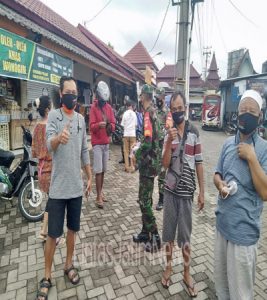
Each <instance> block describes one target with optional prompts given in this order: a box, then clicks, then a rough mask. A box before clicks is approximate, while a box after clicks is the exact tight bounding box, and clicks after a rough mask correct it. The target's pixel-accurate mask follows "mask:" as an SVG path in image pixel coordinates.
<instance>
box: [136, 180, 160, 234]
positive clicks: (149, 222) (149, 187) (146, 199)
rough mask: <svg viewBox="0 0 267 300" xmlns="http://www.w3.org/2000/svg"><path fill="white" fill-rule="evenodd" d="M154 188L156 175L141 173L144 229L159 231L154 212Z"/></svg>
mask: <svg viewBox="0 0 267 300" xmlns="http://www.w3.org/2000/svg"><path fill="white" fill-rule="evenodd" d="M153 189H154V177H145V176H142V175H140V177H139V199H138V203H139V205H140V209H141V213H142V223H143V229H142V230H143V231H144V232H151V233H157V231H158V228H157V224H156V218H155V216H154V213H153V208H152V204H153V200H152V195H153Z"/></svg>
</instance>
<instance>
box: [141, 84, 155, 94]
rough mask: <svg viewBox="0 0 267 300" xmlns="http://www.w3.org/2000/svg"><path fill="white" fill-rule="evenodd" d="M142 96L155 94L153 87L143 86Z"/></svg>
mask: <svg viewBox="0 0 267 300" xmlns="http://www.w3.org/2000/svg"><path fill="white" fill-rule="evenodd" d="M141 94H151V95H152V94H153V87H152V86H151V85H149V84H144V85H143V86H142V90H141Z"/></svg>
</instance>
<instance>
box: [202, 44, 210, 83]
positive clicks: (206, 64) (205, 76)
mask: <svg viewBox="0 0 267 300" xmlns="http://www.w3.org/2000/svg"><path fill="white" fill-rule="evenodd" d="M203 49H204V52H203V55H204V56H205V69H204V80H206V78H207V73H208V60H209V57H210V55H211V51H210V49H211V47H204V48H203Z"/></svg>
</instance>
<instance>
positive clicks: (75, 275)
mask: <svg viewBox="0 0 267 300" xmlns="http://www.w3.org/2000/svg"><path fill="white" fill-rule="evenodd" d="M71 271H73V272H72V274H71V275H70V276H69V273H70V272H71ZM64 274H65V275H67V277H68V279H69V281H70V282H71V283H72V284H73V285H76V284H78V283H79V281H80V276H79V273H78V270H77V269H76V268H74V266H73V265H71V266H70V267H69V268H68V269H67V270H64ZM74 278H78V279H76V280H75V279H74Z"/></svg>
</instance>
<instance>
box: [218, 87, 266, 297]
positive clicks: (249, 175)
mask: <svg viewBox="0 0 267 300" xmlns="http://www.w3.org/2000/svg"><path fill="white" fill-rule="evenodd" d="M262 102H263V100H262V98H261V96H260V94H259V93H258V92H256V91H254V90H247V91H246V92H245V93H244V94H243V96H242V98H241V100H240V103H239V107H238V132H237V134H236V136H233V137H230V138H228V139H227V140H226V141H225V143H224V145H223V148H222V151H221V154H220V157H219V161H218V164H217V167H216V170H215V175H214V184H215V186H216V188H217V189H218V191H219V195H218V202H217V208H216V211H215V214H216V238H215V253H214V260H215V263H214V279H215V288H216V293H217V296H218V299H219V300H224V299H234V300H242V299H248V300H252V299H254V295H253V287H254V282H255V273H256V256H257V243H258V240H259V237H260V229H261V225H260V224H261V222H260V216H261V213H262V209H263V201H267V175H266V174H267V142H266V141H265V140H263V139H262V138H261V137H260V136H259V135H258V133H257V127H258V125H259V122H260V118H261V108H262Z"/></svg>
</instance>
